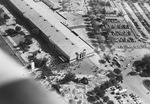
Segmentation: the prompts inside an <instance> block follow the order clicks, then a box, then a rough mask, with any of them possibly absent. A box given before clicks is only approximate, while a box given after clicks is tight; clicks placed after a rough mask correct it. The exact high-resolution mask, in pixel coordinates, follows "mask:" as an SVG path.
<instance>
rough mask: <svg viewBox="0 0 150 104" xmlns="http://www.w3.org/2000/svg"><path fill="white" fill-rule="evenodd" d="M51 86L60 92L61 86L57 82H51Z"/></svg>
mask: <svg viewBox="0 0 150 104" xmlns="http://www.w3.org/2000/svg"><path fill="white" fill-rule="evenodd" d="M52 88H53V89H55V90H56V91H57V93H59V94H60V93H61V92H60V88H61V87H60V85H59V84H52Z"/></svg>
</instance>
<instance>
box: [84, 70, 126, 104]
mask: <svg viewBox="0 0 150 104" xmlns="http://www.w3.org/2000/svg"><path fill="white" fill-rule="evenodd" d="M107 76H108V77H109V78H110V79H109V80H108V81H105V82H104V83H103V84H101V85H100V86H96V87H95V88H94V89H93V90H92V91H88V92H87V94H86V95H87V100H88V101H89V102H91V103H93V104H95V102H96V103H97V102H98V104H103V103H102V101H101V99H102V100H103V102H105V103H107V104H114V102H113V101H111V100H109V97H108V96H105V91H106V89H108V88H109V87H111V86H115V85H117V83H118V82H120V81H122V80H123V77H122V74H121V70H120V69H118V68H116V69H114V70H113V71H109V73H108V74H107Z"/></svg>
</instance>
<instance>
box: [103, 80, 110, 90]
mask: <svg viewBox="0 0 150 104" xmlns="http://www.w3.org/2000/svg"><path fill="white" fill-rule="evenodd" d="M104 85H105V87H106V89H107V88H109V87H110V86H112V84H111V82H110V81H106V82H104Z"/></svg>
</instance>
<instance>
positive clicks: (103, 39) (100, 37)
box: [97, 35, 106, 43]
mask: <svg viewBox="0 0 150 104" xmlns="http://www.w3.org/2000/svg"><path fill="white" fill-rule="evenodd" d="M97 40H98V43H105V40H106V39H105V37H104V36H102V35H97Z"/></svg>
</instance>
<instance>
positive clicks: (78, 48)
mask: <svg viewBox="0 0 150 104" xmlns="http://www.w3.org/2000/svg"><path fill="white" fill-rule="evenodd" d="M7 1H8V4H9V6H10V7H11V8H12V9H15V11H16V12H17V14H18V15H20V16H21V17H23V18H24V20H25V22H28V23H29V24H30V25H31V27H32V29H33V30H37V31H38V34H37V35H41V36H42V37H43V38H44V39H45V41H46V42H47V44H49V46H50V48H51V49H54V50H56V52H57V54H58V57H59V58H60V59H61V60H62V61H67V62H70V63H72V62H75V61H78V60H80V59H83V58H84V57H85V56H86V57H89V56H92V55H93V54H94V52H93V49H92V47H91V46H90V45H88V44H87V43H86V42H85V41H84V40H82V39H81V38H80V37H79V36H78V34H75V33H74V32H72V31H71V30H70V29H69V28H67V27H66V26H65V25H64V24H63V23H62V22H60V21H59V20H57V19H56V18H55V17H54V16H53V15H52V14H50V13H49V12H48V11H46V10H45V9H44V8H42V6H41V5H39V4H38V3H37V1H34V0H7ZM42 1H44V2H42ZM45 1H46V0H41V1H38V2H41V3H44V4H45Z"/></svg>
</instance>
